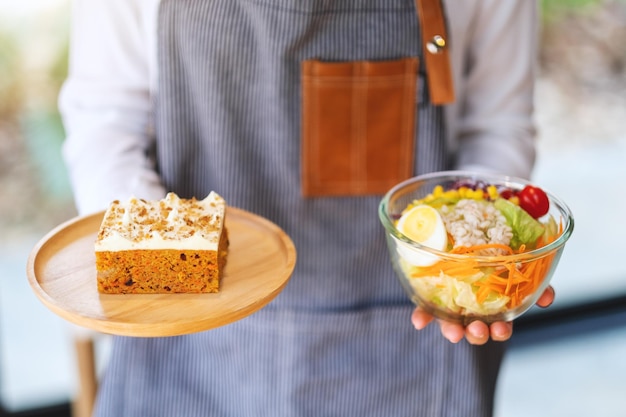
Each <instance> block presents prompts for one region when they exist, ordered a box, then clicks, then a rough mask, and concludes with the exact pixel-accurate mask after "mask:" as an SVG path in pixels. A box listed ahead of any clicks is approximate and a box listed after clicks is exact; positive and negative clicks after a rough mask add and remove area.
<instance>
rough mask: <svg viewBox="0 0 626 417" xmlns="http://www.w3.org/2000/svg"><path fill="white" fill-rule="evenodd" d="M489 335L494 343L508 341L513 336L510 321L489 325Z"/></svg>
mask: <svg viewBox="0 0 626 417" xmlns="http://www.w3.org/2000/svg"><path fill="white" fill-rule="evenodd" d="M489 333H491V339H493V340H495V341H496V342H504V341H506V340H509V339H510V338H511V336H512V335H513V323H512V322H510V321H509V322H505V321H497V322H495V323H491V325H490V326H489Z"/></svg>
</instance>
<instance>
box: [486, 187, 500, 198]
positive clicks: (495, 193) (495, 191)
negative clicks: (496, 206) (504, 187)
mask: <svg viewBox="0 0 626 417" xmlns="http://www.w3.org/2000/svg"><path fill="white" fill-rule="evenodd" d="M487 194H488V195H489V198H491V199H492V200H495V199H496V198H498V189H497V188H496V186H495V185H490V186H489V187H487Z"/></svg>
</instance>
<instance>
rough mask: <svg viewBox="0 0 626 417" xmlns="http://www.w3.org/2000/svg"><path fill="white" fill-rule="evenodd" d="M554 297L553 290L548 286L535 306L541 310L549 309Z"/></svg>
mask: <svg viewBox="0 0 626 417" xmlns="http://www.w3.org/2000/svg"><path fill="white" fill-rule="evenodd" d="M554 297H555V292H554V288H553V287H552V286H551V285H550V286H549V287H548V288H546V290H545V291H544V292H543V294H541V297H539V299H538V300H537V305H538V306H539V307H543V308H546V307H549V306H550V305H551V304H552V303H553V302H554Z"/></svg>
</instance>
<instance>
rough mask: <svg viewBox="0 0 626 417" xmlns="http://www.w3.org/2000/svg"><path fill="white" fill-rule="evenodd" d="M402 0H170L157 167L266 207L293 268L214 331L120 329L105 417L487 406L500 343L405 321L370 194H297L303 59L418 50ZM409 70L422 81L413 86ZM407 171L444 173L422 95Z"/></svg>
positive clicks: (170, 177)
mask: <svg viewBox="0 0 626 417" xmlns="http://www.w3.org/2000/svg"><path fill="white" fill-rule="evenodd" d="M419 45H420V34H419V28H418V23H417V17H416V14H415V7H414V4H413V0H335V1H327V0H258V1H256V0H247V1H244V0H215V1H207V0H164V1H162V3H161V8H160V14H159V74H160V83H159V96H158V97H157V98H156V106H155V111H156V120H157V148H156V157H157V161H158V168H159V171H160V173H161V175H162V178H163V181H164V183H165V184H166V186H167V187H168V189H170V190H173V191H176V192H177V193H179V194H180V195H182V196H187V197H189V196H198V197H203V196H204V195H206V194H207V193H208V192H209V191H211V190H215V191H217V192H218V193H220V194H221V195H222V196H224V197H225V199H226V201H227V202H228V203H229V204H230V205H233V206H237V207H241V208H244V209H247V210H250V211H252V212H255V213H258V214H260V215H263V216H265V217H267V218H269V219H271V220H272V221H274V222H276V223H277V224H278V225H280V226H281V227H282V228H283V229H284V230H285V231H286V232H287V233H288V234H289V235H290V236H291V237H292V239H293V240H294V242H295V244H296V247H297V250H298V263H297V266H296V271H295V274H294V276H293V278H292V279H291V282H290V283H289V285H288V286H287V288H286V289H285V291H284V292H283V293H282V294H281V295H280V296H279V297H278V298H277V299H276V300H275V301H274V302H272V303H271V304H270V305H269V306H268V307H266V308H265V309H264V310H262V311H261V312H259V313H257V314H255V315H253V316H251V317H249V318H247V319H244V320H242V321H240V322H237V323H235V324H232V325H229V326H226V327H223V328H219V329H216V330H212V331H210V332H205V333H200V334H195V335H189V336H182V337H174V338H165V339H140V338H116V339H115V343H114V347H113V355H112V359H111V362H110V366H109V368H108V370H107V373H106V377H105V379H104V381H103V387H102V390H101V395H100V397H99V399H98V403H97V415H100V416H112V417H113V416H115V417H120V416H204V415H206V416H209V415H210V416H272V417H279V416H285V417H286V416H359V417H364V416H381V415H385V416H455V417H456V416H477V417H478V416H488V415H490V414H491V408H492V399H493V398H492V395H493V389H494V384H495V377H496V374H497V367H498V363H499V361H500V357H501V354H502V346H501V345H488V346H486V347H482V348H475V347H470V346H468V345H467V344H465V343H460V344H458V345H452V344H450V343H448V342H446V341H444V340H443V338H442V337H441V336H440V335H439V334H438V329H437V328H436V326H431V327H430V328H429V329H427V330H425V331H421V332H417V331H415V330H414V329H413V328H412V326H411V324H410V321H409V318H410V314H411V311H412V306H411V305H410V303H409V302H408V300H407V297H406V296H405V294H404V293H403V292H402V289H401V287H400V285H399V284H398V283H397V281H396V278H395V277H394V276H393V272H392V269H391V266H390V264H389V261H388V255H387V249H386V247H385V240H384V235H383V229H382V226H380V224H379V222H378V217H377V205H378V202H379V200H380V196H374V197H360V198H351V197H350V198H349V197H345V198H314V199H303V198H301V197H300V156H299V155H300V138H299V131H300V84H299V77H300V75H299V69H300V63H301V62H302V60H305V59H312V58H317V59H321V60H328V61H349V60H362V59H369V60H377V59H393V58H400V57H406V56H420V55H421V48H420V46H419ZM423 78H424V74H423V73H420V87H421V86H422V85H423V84H424V80H423ZM416 104H417V105H416V112H418V116H419V123H418V128H417V131H416V138H417V137H419V140H417V139H416V140H417V142H416V143H417V147H416V167H415V173H416V174H418V173H422V172H429V171H434V170H441V169H444V168H447V163H446V161H447V158H448V157H447V154H446V150H445V149H444V142H445V141H444V139H443V133H444V132H443V114H442V109H440V108H436V107H434V106H431V105H430V104H429V103H428V97H427V94H426V92H425V91H424V90H423V89H422V88H420V94H419V95H418V97H416Z"/></svg>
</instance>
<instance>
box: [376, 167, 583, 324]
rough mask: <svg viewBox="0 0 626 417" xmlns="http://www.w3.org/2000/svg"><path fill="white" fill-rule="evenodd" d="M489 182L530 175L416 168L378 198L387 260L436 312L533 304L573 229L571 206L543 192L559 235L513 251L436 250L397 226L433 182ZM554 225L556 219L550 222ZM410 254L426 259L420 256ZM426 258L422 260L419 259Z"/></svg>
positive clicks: (413, 294) (416, 297)
mask: <svg viewBox="0 0 626 417" xmlns="http://www.w3.org/2000/svg"><path fill="white" fill-rule="evenodd" d="M475 183H480V184H487V185H494V186H496V187H497V188H500V187H506V188H509V189H512V190H518V191H521V190H522V189H523V188H524V186H526V185H527V184H530V183H529V182H527V181H525V180H522V179H519V178H513V177H507V176H500V175H490V174H478V173H472V172H464V171H444V172H437V173H432V174H426V175H421V176H418V177H415V178H411V179H409V180H406V181H404V182H402V183H400V184H398V185H396V186H395V187H394V188H392V189H391V190H390V191H389V192H388V193H387V194H386V195H385V196H384V198H383V199H382V201H381V202H380V206H379V213H378V214H379V217H380V220H381V222H382V224H383V226H384V227H385V231H386V237H387V243H388V247H389V253H390V255H391V263H392V265H393V268H394V270H395V271H396V274H397V276H398V278H399V280H400V283H401V284H402V287H403V288H404V290H405V291H406V292H407V294H408V295H409V297H410V298H411V300H412V301H413V302H414V303H415V304H416V305H419V306H420V307H422V308H423V309H424V310H426V311H428V312H429V313H431V314H433V315H434V316H435V317H438V318H441V319H445V320H448V321H454V322H459V323H463V324H468V323H470V322H471V321H474V320H481V321H484V322H485V323H492V322H494V321H511V320H513V319H515V318H517V317H519V316H520V315H522V314H523V313H524V312H526V311H527V310H528V309H529V308H530V307H532V306H533V305H534V304H535V303H536V301H537V299H538V298H539V297H540V296H541V294H542V293H543V291H544V290H545V289H546V287H547V286H548V285H549V283H550V279H551V278H552V275H553V273H554V270H555V268H556V266H557V264H558V263H559V259H560V257H561V254H562V252H563V248H564V246H565V242H567V240H568V239H569V237H570V235H571V234H572V231H573V228H574V219H573V217H572V213H571V211H570V209H569V208H568V207H567V206H566V205H565V204H564V203H563V202H562V201H561V200H560V199H558V198H557V197H555V196H554V195H552V194H551V193H549V192H547V191H546V190H544V191H546V194H547V195H548V198H549V200H550V209H549V212H548V213H547V214H546V215H545V216H543V217H541V218H540V219H538V220H539V221H541V222H547V220H548V219H549V218H550V217H552V218H553V219H554V220H555V222H556V225H557V227H558V232H559V233H558V235H557V236H556V238H554V240H552V241H551V242H550V243H547V244H546V245H545V246H542V247H539V248H537V249H533V250H528V251H521V252H517V251H516V252H515V253H512V254H506V255H502V254H495V255H494V254H490V255H485V254H481V255H476V254H464V253H451V252H446V251H439V250H435V249H432V248H430V247H427V246H424V245H422V244H420V243H418V242H416V241H413V240H411V239H410V238H408V237H407V236H405V235H404V234H403V233H401V232H400V231H399V230H398V229H397V228H396V224H397V221H398V219H399V218H400V216H401V215H402V212H403V211H404V210H405V209H406V208H407V206H409V204H411V203H412V202H414V201H415V200H420V199H423V198H425V197H426V196H427V195H429V194H430V193H432V192H433V189H434V188H435V186H437V185H441V186H442V187H443V188H444V189H445V190H447V189H450V188H454V187H455V186H457V187H458V185H459V184H475ZM553 225H554V223H553ZM415 259H422V260H424V259H425V260H426V262H422V263H420V262H417V263H420V265H416V261H415ZM424 264H425V265H424Z"/></svg>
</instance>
